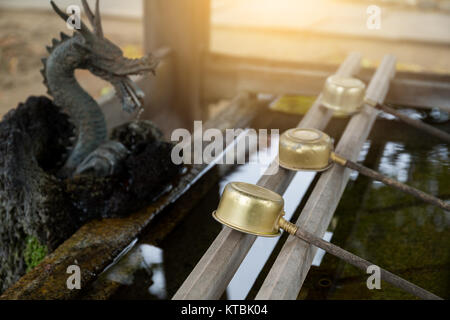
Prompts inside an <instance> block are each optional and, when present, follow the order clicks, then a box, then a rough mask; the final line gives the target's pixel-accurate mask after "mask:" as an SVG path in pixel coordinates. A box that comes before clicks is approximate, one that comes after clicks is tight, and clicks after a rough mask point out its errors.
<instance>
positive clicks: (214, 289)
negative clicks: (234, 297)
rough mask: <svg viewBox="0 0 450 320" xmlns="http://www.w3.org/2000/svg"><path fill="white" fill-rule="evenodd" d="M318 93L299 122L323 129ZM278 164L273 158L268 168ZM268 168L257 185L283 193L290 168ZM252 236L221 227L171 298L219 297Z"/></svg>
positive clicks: (349, 70) (353, 61)
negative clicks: (272, 169)
mask: <svg viewBox="0 0 450 320" xmlns="http://www.w3.org/2000/svg"><path fill="white" fill-rule="evenodd" d="M360 61H361V56H360V55H359V54H351V55H350V56H349V57H348V58H347V59H346V60H345V62H344V63H343V64H342V66H341V67H340V68H339V70H338V71H337V73H338V74H341V75H352V74H355V73H357V72H358V71H359V68H360ZM320 99H321V98H320V97H319V98H318V99H317V101H316V102H315V103H314V105H313V107H312V108H311V109H310V111H309V112H308V113H307V115H306V116H305V117H304V118H303V120H302V121H301V122H300V124H299V126H301V127H310V128H311V127H312V128H318V129H323V128H324V127H325V126H326V125H327V123H328V122H329V120H330V119H331V117H332V114H333V112H332V111H331V110H329V109H325V108H323V107H322V106H321V103H320ZM275 166H278V163H277V162H276V161H275V162H273V163H272V164H271V165H270V167H269V169H268V170H271V169H270V168H273V167H275ZM271 172H272V171H268V172H267V174H265V175H264V176H263V177H261V179H260V180H259V181H258V185H260V186H263V187H266V188H270V189H272V190H273V191H275V192H277V193H280V194H283V193H284V191H285V190H286V188H287V186H288V185H289V183H290V182H291V180H292V178H293V177H294V173H293V172H292V171H288V170H285V169H282V168H279V170H278V172H277V173H276V174H272V173H271ZM255 239H256V237H255V236H253V235H249V234H245V233H242V232H239V231H236V230H232V229H230V228H227V227H225V228H224V229H223V230H222V231H221V232H220V234H219V235H218V236H217V238H216V239H215V240H214V242H213V243H212V245H211V246H210V247H209V249H208V250H207V251H206V253H205V254H204V255H203V257H202V258H201V259H200V261H199V262H198V264H197V265H196V266H195V268H194V270H193V271H192V272H191V274H190V275H189V276H188V278H187V279H186V280H185V282H184V283H183V285H182V286H181V287H180V288H179V289H178V291H177V293H176V294H175V295H174V297H173V299H174V300H181V299H187V300H195V299H219V298H220V297H221V295H222V294H223V292H224V291H225V290H226V288H227V286H228V284H229V282H230V281H231V279H232V278H233V275H234V274H235V272H236V271H237V269H238V268H239V266H240V264H241V262H242V261H243V260H244V258H245V256H246V255H247V253H248V251H249V250H250V248H251V246H252V245H253V243H254V241H255Z"/></svg>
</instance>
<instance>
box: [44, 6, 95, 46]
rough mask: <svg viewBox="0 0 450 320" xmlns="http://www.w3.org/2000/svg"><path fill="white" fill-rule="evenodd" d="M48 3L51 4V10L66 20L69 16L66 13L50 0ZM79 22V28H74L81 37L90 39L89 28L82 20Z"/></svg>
mask: <svg viewBox="0 0 450 320" xmlns="http://www.w3.org/2000/svg"><path fill="white" fill-rule="evenodd" d="M50 4H51V5H52V8H53V10H55V12H56V13H57V14H58V16H60V17H61V18H62V19H63V20H64V21H67V20H68V19H69V18H70V16H69V15H68V14H67V13H64V12H63V11H62V10H61V9H60V8H58V6H57V5H56V4H55V3H54V2H53V1H52V0H51V1H50ZM80 22H81V28H80V29H79V30H78V29H75V30H76V31H78V32H80V33H81V34H82V35H83V37H84V38H85V39H86V40H88V41H89V40H92V32H91V31H90V30H89V28H88V27H87V26H86V25H85V24H84V23H83V21H80Z"/></svg>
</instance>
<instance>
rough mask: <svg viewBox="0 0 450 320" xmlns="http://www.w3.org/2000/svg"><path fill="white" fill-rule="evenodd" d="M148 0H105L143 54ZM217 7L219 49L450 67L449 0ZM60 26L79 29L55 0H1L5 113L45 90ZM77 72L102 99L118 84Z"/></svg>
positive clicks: (246, 2) (65, 0) (127, 44)
mask: <svg viewBox="0 0 450 320" xmlns="http://www.w3.org/2000/svg"><path fill="white" fill-rule="evenodd" d="M142 1H145V0H128V1H119V0H108V1H102V2H101V11H102V16H103V23H104V30H105V33H106V36H107V37H108V38H110V39H111V40H112V41H113V42H114V43H116V44H118V45H120V46H121V47H122V49H123V50H124V52H125V54H126V55H127V56H129V57H138V56H141V55H142V53H143V21H142ZM56 3H57V4H58V5H59V6H60V7H62V8H64V7H67V6H68V5H70V4H78V5H80V1H77V0H57V1H56ZM369 5H377V6H379V7H380V8H381V26H380V27H381V28H380V29H375V30H373V29H369V28H368V27H367V23H366V22H367V19H368V14H367V12H366V10H367V7H368V6H369ZM211 9H212V15H211V39H210V46H211V48H210V49H211V51H213V52H220V53H227V54H233V55H242V56H249V57H263V58H272V59H276V60H289V61H311V62H322V63H328V64H330V63H331V64H339V63H340V62H342V61H343V60H344V58H345V57H346V55H347V54H348V52H350V51H359V52H361V53H362V56H363V57H364V61H363V64H364V66H366V67H373V66H376V65H377V64H378V63H379V61H380V60H381V58H382V56H383V54H385V53H392V54H394V55H396V56H397V58H398V62H399V63H398V68H399V69H400V70H408V71H414V72H421V71H431V72H438V73H450V59H449V57H450V1H449V0H395V1H394V0H389V1H388V0H384V1H381V0H379V1H368V0H353V1H346V0H315V1H308V0H211ZM82 17H83V18H84V19H85V17H84V16H82ZM60 31H64V32H66V33H69V34H70V33H71V31H70V30H67V28H66V26H65V24H64V23H63V22H62V21H61V19H60V18H59V17H57V16H56V15H55V14H54V13H53V12H52V11H51V8H50V4H49V1H47V0H0V116H2V115H3V114H5V113H6V112H7V111H8V110H10V109H11V108H14V107H16V105H17V104H18V103H19V102H21V101H24V100H25V99H26V98H27V97H28V96H29V95H42V94H45V91H46V90H45V88H44V86H43V85H42V83H41V82H42V79H41V74H40V72H39V71H40V69H41V62H40V59H41V58H43V57H45V56H46V55H47V52H46V50H45V46H46V45H48V44H50V43H51V39H52V38H53V37H56V36H57V35H58V34H59V32H60ZM180 32H182V30H180ZM77 77H78V79H79V80H80V82H81V83H82V85H83V86H84V87H85V88H86V89H87V90H88V91H89V93H91V95H93V96H94V97H96V98H98V97H100V96H101V95H105V94H107V93H109V92H110V91H111V88H110V86H109V84H107V83H105V82H103V81H101V80H99V79H97V78H95V77H93V76H92V75H90V74H89V73H88V72H86V71H78V72H77Z"/></svg>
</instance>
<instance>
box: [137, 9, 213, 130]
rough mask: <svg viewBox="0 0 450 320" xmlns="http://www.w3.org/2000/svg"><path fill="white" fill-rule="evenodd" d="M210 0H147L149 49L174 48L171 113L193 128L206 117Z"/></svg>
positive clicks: (145, 41)
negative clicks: (204, 96) (204, 82)
mask: <svg viewBox="0 0 450 320" xmlns="http://www.w3.org/2000/svg"><path fill="white" fill-rule="evenodd" d="M209 26H210V0H146V1H144V28H145V30H144V31H145V32H144V38H145V39H144V46H145V50H146V52H147V53H148V52H153V51H155V50H156V49H158V48H160V47H168V48H171V49H172V53H173V54H172V59H173V99H172V103H171V106H166V108H170V109H171V113H176V114H177V115H178V117H179V119H181V120H182V123H183V126H184V127H186V128H189V129H191V128H192V126H193V121H194V120H202V119H204V118H205V112H203V108H202V99H201V95H202V74H203V71H202V69H203V63H202V60H203V59H202V57H203V55H204V53H205V52H206V51H207V50H208V49H209V29H210V27H209Z"/></svg>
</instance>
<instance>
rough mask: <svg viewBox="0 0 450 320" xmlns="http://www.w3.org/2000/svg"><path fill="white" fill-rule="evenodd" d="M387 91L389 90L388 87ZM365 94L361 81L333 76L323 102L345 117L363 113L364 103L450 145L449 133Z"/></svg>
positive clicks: (325, 88)
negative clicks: (368, 97) (366, 96)
mask: <svg viewBox="0 0 450 320" xmlns="http://www.w3.org/2000/svg"><path fill="white" fill-rule="evenodd" d="M385 89H386V90H387V89H388V86H387V85H386V88H385ZM365 94H366V85H365V84H364V82H362V81H361V80H359V79H356V78H352V77H346V76H339V75H332V76H330V77H328V78H327V80H326V81H325V87H324V89H323V94H322V100H321V102H322V105H323V106H325V107H326V108H328V109H331V110H334V112H335V114H336V115H343V116H347V115H352V114H355V113H357V112H359V111H361V109H362V107H363V105H364V103H366V104H368V105H370V106H371V107H374V108H377V109H379V110H382V111H384V112H386V113H389V114H391V115H393V116H395V117H397V118H398V119H399V120H401V121H403V122H405V123H406V124H408V125H411V126H413V127H415V128H417V129H420V130H422V131H425V132H427V133H428V134H431V135H433V136H435V137H438V138H439V139H442V140H444V141H446V142H447V143H450V134H448V133H447V132H445V131H442V130H439V129H436V128H435V127H433V126H430V125H428V124H426V123H424V122H422V121H420V120H416V119H412V118H410V117H408V116H406V115H403V114H401V113H400V112H397V111H396V110H394V109H393V108H390V107H388V106H386V105H384V104H382V103H378V102H377V101H372V100H371V99H367V98H365Z"/></svg>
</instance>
